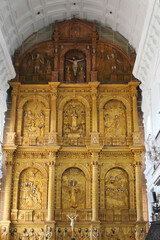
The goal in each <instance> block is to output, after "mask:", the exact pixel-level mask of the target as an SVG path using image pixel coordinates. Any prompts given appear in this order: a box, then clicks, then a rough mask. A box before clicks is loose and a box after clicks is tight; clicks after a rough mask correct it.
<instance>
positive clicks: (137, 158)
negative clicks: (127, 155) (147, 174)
mask: <svg viewBox="0 0 160 240" xmlns="http://www.w3.org/2000/svg"><path fill="white" fill-rule="evenodd" d="M134 157H135V177H136V209H137V221H143V204H142V180H141V152H135V153H134Z"/></svg>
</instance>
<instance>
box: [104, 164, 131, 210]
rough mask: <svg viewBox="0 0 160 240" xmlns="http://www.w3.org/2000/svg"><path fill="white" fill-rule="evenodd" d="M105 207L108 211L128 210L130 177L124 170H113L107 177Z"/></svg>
mask: <svg viewBox="0 0 160 240" xmlns="http://www.w3.org/2000/svg"><path fill="white" fill-rule="evenodd" d="M104 181H105V205H106V209H107V210H116V209H117V210H118V209H119V210H124V209H126V210H128V209H129V208H130V206H129V205H130V202H129V177H128V174H127V172H126V171H125V170H124V169H122V168H112V169H110V170H109V171H108V172H107V173H106V175H105V179H104Z"/></svg>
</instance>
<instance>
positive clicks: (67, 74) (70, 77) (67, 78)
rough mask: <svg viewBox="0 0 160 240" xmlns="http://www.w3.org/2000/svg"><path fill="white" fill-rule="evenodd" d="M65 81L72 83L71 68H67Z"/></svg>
mask: <svg viewBox="0 0 160 240" xmlns="http://www.w3.org/2000/svg"><path fill="white" fill-rule="evenodd" d="M65 80H66V82H67V83H71V82H72V73H71V69H70V67H69V66H67V67H66V79H65Z"/></svg>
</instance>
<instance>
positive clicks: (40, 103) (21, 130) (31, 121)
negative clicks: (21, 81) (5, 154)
mask: <svg viewBox="0 0 160 240" xmlns="http://www.w3.org/2000/svg"><path fill="white" fill-rule="evenodd" d="M49 112H50V108H49V103H48V101H47V100H46V99H45V98H44V97H42V96H40V95H30V96H28V97H26V98H24V99H23V100H22V101H21V102H20V103H19V105H18V109H17V136H18V137H21V136H23V137H25V138H32V137H34V138H37V137H44V136H46V135H47V134H48V132H49Z"/></svg>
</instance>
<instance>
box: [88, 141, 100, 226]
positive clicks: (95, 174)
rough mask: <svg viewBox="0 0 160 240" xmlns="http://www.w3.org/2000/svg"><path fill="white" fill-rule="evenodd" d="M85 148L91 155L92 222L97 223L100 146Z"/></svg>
mask: <svg viewBox="0 0 160 240" xmlns="http://www.w3.org/2000/svg"><path fill="white" fill-rule="evenodd" d="M87 148H88V150H89V151H90V153H91V164H92V222H99V216H98V210H99V153H100V151H101V150H102V146H100V145H95V146H93V145H91V146H88V147H87Z"/></svg>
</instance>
